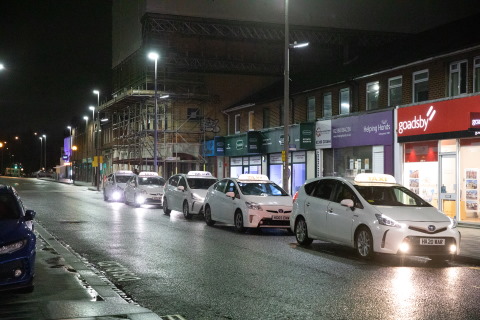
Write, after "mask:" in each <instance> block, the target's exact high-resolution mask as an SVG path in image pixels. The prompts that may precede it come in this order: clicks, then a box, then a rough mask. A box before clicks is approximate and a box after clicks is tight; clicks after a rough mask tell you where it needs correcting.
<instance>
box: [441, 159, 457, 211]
mask: <svg viewBox="0 0 480 320" xmlns="http://www.w3.org/2000/svg"><path fill="white" fill-rule="evenodd" d="M439 160H440V166H439V169H440V174H439V177H440V181H439V185H440V193H439V194H440V208H439V209H440V210H441V211H443V212H444V213H445V214H446V215H447V216H449V217H450V218H455V217H456V216H457V157H456V155H455V154H444V155H440V159H439Z"/></svg>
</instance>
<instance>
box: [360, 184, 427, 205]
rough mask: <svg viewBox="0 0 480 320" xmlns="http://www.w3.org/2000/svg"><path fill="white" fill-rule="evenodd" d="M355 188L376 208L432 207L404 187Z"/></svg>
mask: <svg viewBox="0 0 480 320" xmlns="http://www.w3.org/2000/svg"><path fill="white" fill-rule="evenodd" d="M355 188H356V189H357V190H358V192H359V193H360V194H361V195H362V197H363V198H364V199H365V200H367V202H368V203H370V204H372V205H374V206H394V207H401V206H409V207H431V205H430V204H429V203H428V202H426V201H425V200H423V199H422V198H420V197H419V196H418V195H416V194H415V193H413V192H412V191H410V190H408V189H407V188H405V187H402V186H359V185H355Z"/></svg>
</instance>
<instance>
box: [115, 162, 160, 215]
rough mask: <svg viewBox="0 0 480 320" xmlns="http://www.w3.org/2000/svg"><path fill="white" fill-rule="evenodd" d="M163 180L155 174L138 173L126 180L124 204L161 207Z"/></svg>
mask: <svg viewBox="0 0 480 320" xmlns="http://www.w3.org/2000/svg"><path fill="white" fill-rule="evenodd" d="M164 186H165V179H163V178H162V177H160V176H159V175H158V173H156V172H148V171H144V172H140V173H139V174H138V176H137V175H135V176H133V177H131V178H130V180H128V182H127V186H126V187H125V192H124V200H125V203H126V204H133V205H134V206H136V207H139V206H141V205H147V204H150V205H160V206H161V205H162V204H163V192H164Z"/></svg>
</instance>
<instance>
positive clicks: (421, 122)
mask: <svg viewBox="0 0 480 320" xmlns="http://www.w3.org/2000/svg"><path fill="white" fill-rule="evenodd" d="M435 113H437V111H436V110H435V109H434V108H433V106H430V108H428V111H427V114H426V115H425V118H422V115H418V118H417V116H416V115H415V116H414V117H413V119H411V120H405V121H402V122H399V123H398V133H399V134H402V133H403V132H404V131H406V130H412V129H423V131H427V128H428V124H429V123H430V121H432V120H433V117H435Z"/></svg>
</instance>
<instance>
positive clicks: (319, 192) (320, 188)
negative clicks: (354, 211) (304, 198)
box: [312, 179, 336, 200]
mask: <svg viewBox="0 0 480 320" xmlns="http://www.w3.org/2000/svg"><path fill="white" fill-rule="evenodd" d="M335 184H336V181H335V180H332V179H325V180H320V182H319V183H318V184H317V186H316V187H315V190H314V191H313V193H312V197H315V198H320V199H325V200H330V196H331V194H332V191H333V189H334V188H335Z"/></svg>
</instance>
